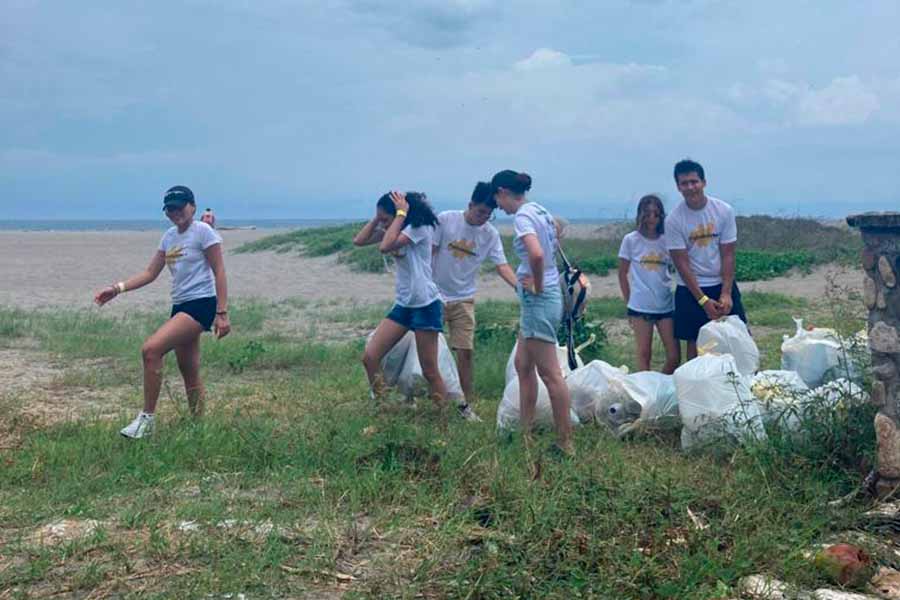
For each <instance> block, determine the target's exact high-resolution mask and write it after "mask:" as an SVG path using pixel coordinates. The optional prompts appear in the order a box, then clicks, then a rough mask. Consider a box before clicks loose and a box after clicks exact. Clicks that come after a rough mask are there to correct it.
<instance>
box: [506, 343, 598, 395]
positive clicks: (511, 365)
mask: <svg viewBox="0 0 900 600" xmlns="http://www.w3.org/2000/svg"><path fill="white" fill-rule="evenodd" d="M518 347H519V340H516V343H515V344H514V345H513V349H512V352H510V353H509V358H508V359H507V361H506V381H505V383H506V384H507V385H508V384H509V382H510V381H512V380H513V379H515V378H516V349H518ZM567 352H568V349H567V348H566V346H556V358H557V360H559V366H560V368H561V369H562V374H563V377H567V376H568V375H569V373H571V372H572V369H570V368H569V355H568V354H567ZM575 361H576V362H577V363H578V366H579V367H581V366H582V365H584V363H583V362H581V357H580V356H578V354H577V353H576V354H575Z"/></svg>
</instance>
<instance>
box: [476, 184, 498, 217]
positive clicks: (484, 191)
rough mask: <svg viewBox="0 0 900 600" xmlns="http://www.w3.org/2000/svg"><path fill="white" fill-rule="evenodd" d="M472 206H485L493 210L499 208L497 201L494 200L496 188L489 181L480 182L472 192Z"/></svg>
mask: <svg viewBox="0 0 900 600" xmlns="http://www.w3.org/2000/svg"><path fill="white" fill-rule="evenodd" d="M472 204H484V205H485V206H487V207H488V208H490V209H491V210H494V209H495V208H497V201H496V200H495V199H494V187H493V186H492V185H491V184H489V183H488V182H487V181H479V182H478V183H476V184H475V189H474V190H472Z"/></svg>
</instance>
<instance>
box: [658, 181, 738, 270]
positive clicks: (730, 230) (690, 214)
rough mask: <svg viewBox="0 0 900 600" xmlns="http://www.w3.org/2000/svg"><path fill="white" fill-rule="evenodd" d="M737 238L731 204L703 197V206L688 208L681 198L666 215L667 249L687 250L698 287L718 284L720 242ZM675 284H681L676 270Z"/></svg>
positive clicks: (724, 242) (728, 242)
mask: <svg viewBox="0 0 900 600" xmlns="http://www.w3.org/2000/svg"><path fill="white" fill-rule="evenodd" d="M736 241H737V223H736V222H735V219H734V209H733V208H731V205H729V204H727V203H725V202H723V201H721V200H719V199H718V198H713V197H712V196H707V197H706V206H704V207H703V208H701V209H700V210H694V209H692V208H690V207H689V206H688V205H687V203H685V202H684V201H682V202H680V203H679V204H678V206H676V207H675V210H673V211H672V213H671V214H670V215H669V216H667V217H666V246H667V247H668V249H669V250H687V251H688V258H689V259H690V265H691V271H693V273H694V276H695V277H696V278H697V283H699V284H700V287H708V286H711V285H719V284H720V283H722V253H721V251H720V249H719V245H720V244H731V243H734V242H736ZM675 277H676V278H677V281H678V285H684V280H682V278H681V274H680V273H676V274H675Z"/></svg>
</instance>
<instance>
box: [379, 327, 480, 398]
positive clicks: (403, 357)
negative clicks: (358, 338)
mask: <svg viewBox="0 0 900 600" xmlns="http://www.w3.org/2000/svg"><path fill="white" fill-rule="evenodd" d="M369 337H370V338H371V337H372V334H369ZM381 369H382V371H383V373H384V382H385V383H386V384H387V385H393V386H397V389H399V390H400V392H401V393H402V394H403V395H404V396H406V399H407V400H412V399H413V398H421V397H427V396H428V382H427V381H426V380H425V376H424V375H423V374H422V366H421V365H420V364H419V354H418V350H417V349H416V335H415V333H414V332H412V331H408V332H407V333H406V335H404V336H403V337H402V338H400V341H399V342H397V343H396V344H395V345H394V347H393V348H391V350H390V351H389V352H388V353H387V354H386V355H385V356H384V358H383V359H382V360H381ZM438 370H439V371H440V373H441V377H442V378H443V380H444V385H445V386H446V387H447V400H448V401H450V402H455V403H456V404H462V403H463V402H465V396H464V395H463V392H462V385H461V384H460V382H459V371H457V369H456V361H455V360H454V359H453V353H452V352H451V350H450V346H448V345H447V340H446V339H444V334H442V333H439V334H438Z"/></svg>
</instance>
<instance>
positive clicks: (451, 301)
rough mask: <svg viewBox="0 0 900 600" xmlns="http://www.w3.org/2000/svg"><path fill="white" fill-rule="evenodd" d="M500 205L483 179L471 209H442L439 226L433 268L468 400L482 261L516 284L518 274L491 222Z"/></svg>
mask: <svg viewBox="0 0 900 600" xmlns="http://www.w3.org/2000/svg"><path fill="white" fill-rule="evenodd" d="M496 207H497V205H496V203H495V202H494V195H493V193H492V192H491V184H489V183H485V182H478V185H476V186H475V190H474V191H473V192H472V201H471V202H469V206H468V207H467V208H466V210H465V211H462V210H448V211H444V212H442V213H441V214H439V215H438V227H437V228H436V229H435V232H434V252H433V259H432V260H433V268H432V272H433V276H434V282H435V283H436V284H437V286H438V289H439V290H440V292H441V296H442V298H443V300H444V323H445V324H446V326H447V334H448V339H449V342H450V347H451V348H452V349H453V351H454V352H455V354H456V364H457V368H458V369H459V381H460V384H461V385H462V389H463V394H465V396H466V402H467V403H470V402H471V401H472V400H473V393H472V352H473V350H474V349H475V290H476V287H477V285H476V284H477V280H478V273H479V271H480V270H481V264H482V263H483V262H484V261H485V260H490V261H491V262H492V263H494V266H495V268H496V270H497V273H498V274H499V275H500V277H502V278H503V280H504V281H506V282H507V283H508V284H509V285H510V286H511V287H512V288H513V289H515V287H516V275H515V273H513V270H512V268H511V267H510V266H509V264H508V263H507V262H506V254H505V253H504V252H503V243H502V241H501V240H500V234H499V233H498V232H497V229H496V228H495V227H494V226H493V225H491V224H490V223H488V220H489V219H490V218H491V215H492V214H493V212H494V209H495V208H496Z"/></svg>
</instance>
